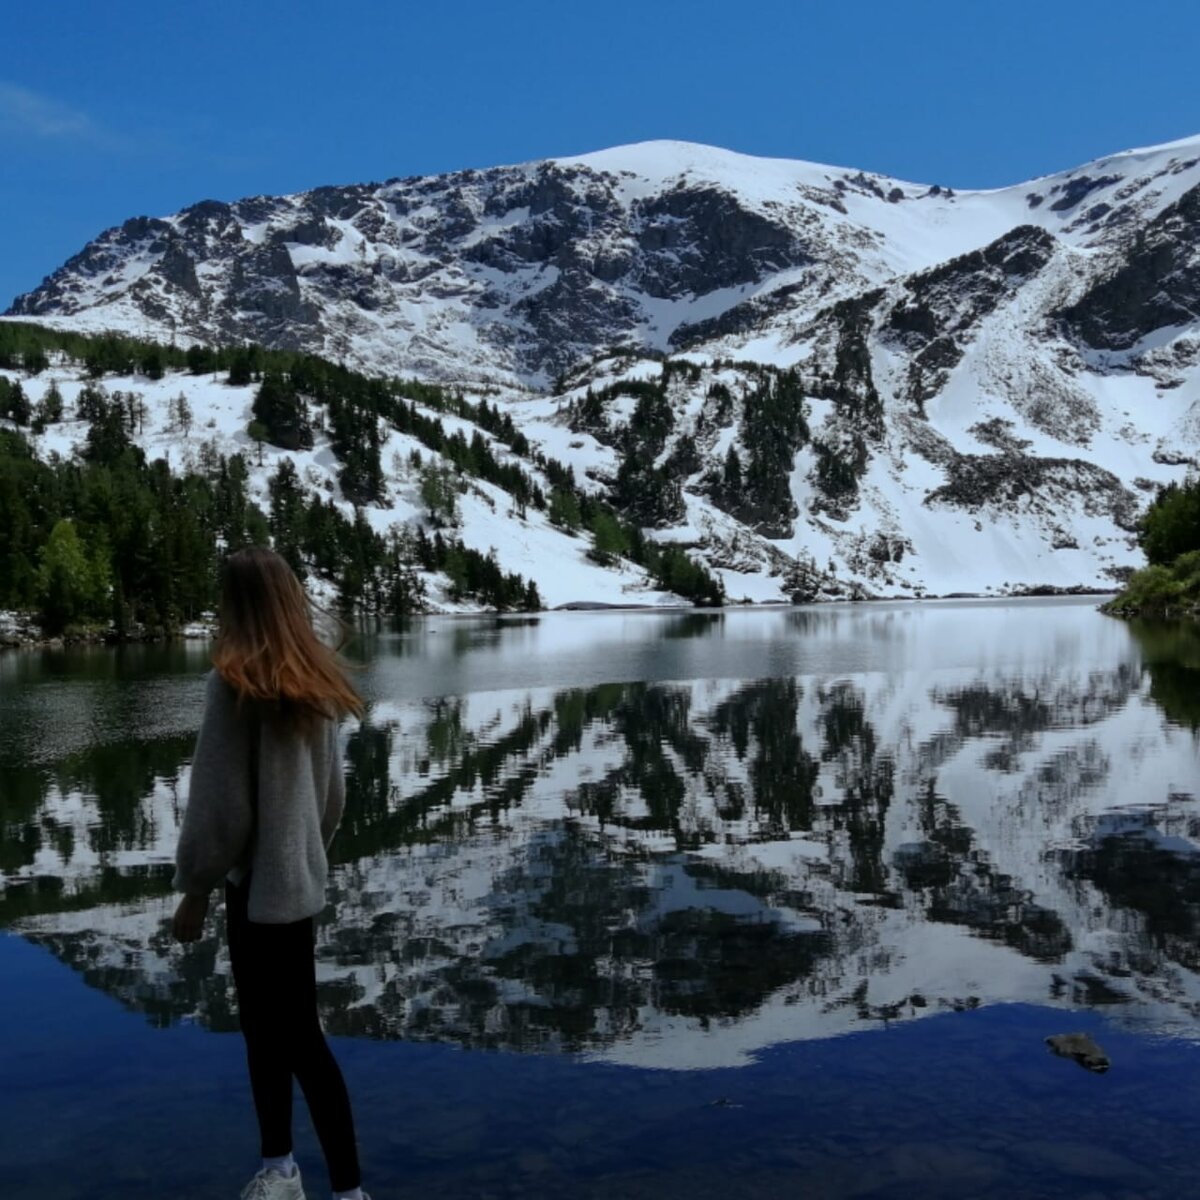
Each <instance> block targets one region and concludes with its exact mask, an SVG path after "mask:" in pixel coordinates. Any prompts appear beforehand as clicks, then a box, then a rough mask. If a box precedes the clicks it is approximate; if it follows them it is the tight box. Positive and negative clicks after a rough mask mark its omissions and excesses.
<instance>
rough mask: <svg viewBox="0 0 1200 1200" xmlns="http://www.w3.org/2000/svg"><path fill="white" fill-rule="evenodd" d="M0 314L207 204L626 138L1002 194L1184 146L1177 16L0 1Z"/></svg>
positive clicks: (1192, 12) (989, 8) (1198, 126)
mask: <svg viewBox="0 0 1200 1200" xmlns="http://www.w3.org/2000/svg"><path fill="white" fill-rule="evenodd" d="M4 44H5V47H6V51H7V52H6V53H5V54H4V55H3V57H2V58H0V164H2V172H3V174H2V178H3V186H2V187H0V230H2V231H3V232H2V234H0V251H2V252H0V309H2V308H3V307H4V306H6V305H7V303H8V302H9V300H10V298H11V297H12V296H14V295H15V294H16V293H18V292H21V291H25V290H28V289H29V288H31V287H33V286H35V285H36V284H37V283H38V282H39V281H40V280H41V278H42V276H43V275H45V274H46V273H48V272H49V271H51V270H53V269H54V268H55V267H56V266H58V265H59V264H60V263H61V262H62V261H63V260H64V259H65V258H67V257H68V256H69V255H70V254H72V253H74V252H75V251H76V250H78V249H79V248H81V247H82V246H83V244H84V243H85V242H86V241H87V240H88V239H89V238H90V237H92V236H94V235H95V234H97V233H98V232H100V230H102V229H104V228H106V227H108V226H110V225H113V224H117V223H119V222H120V221H122V220H124V219H125V218H126V217H130V216H134V215H139V214H165V213H170V212H174V211H177V210H178V209H179V208H181V207H183V206H184V205H186V204H189V203H193V202H195V201H197V200H200V199H204V198H207V197H216V198H219V199H229V200H232V199H236V198H237V197H239V196H245V195H251V194H255V193H260V192H276V193H277V192H289V191H297V190H300V189H303V188H307V187H313V186H316V185H318V184H323V183H347V182H361V181H366V180H382V179H386V178H390V177H393V176H404V175H416V174H424V173H427V172H437V171H446V170H452V169H455V168H458V167H467V166H489V165H493V164H496V163H504V162H516V161H522V160H525V159H530V158H540V157H546V156H550V155H555V154H572V153H580V152H584V151H587V150H596V149H601V148H602V147H605V146H613V145H619V144H622V143H625V142H632V141H642V140H645V139H648V138H660V137H670V138H681V139H687V140H691V141H699V142H709V143H712V144H715V145H720V146H726V147H729V148H731V149H735V150H741V151H744V152H746V153H750V154H766V155H777V156H780V157H788V158H806V159H811V160H816V161H823V162H831V163H836V164H842V165H847V166H856V167H863V168H865V169H868V170H873V171H880V172H884V173H887V174H892V175H897V176H899V177H901V178H906V179H911V180H915V181H920V182H930V183H933V182H938V183H943V184H948V185H951V186H954V187H959V188H965V187H989V186H1000V185H1003V184H1006V183H1015V182H1018V181H1021V180H1024V179H1027V178H1031V177H1033V176H1036V175H1039V174H1045V173H1047V172H1050V171H1054V170H1059V169H1065V168H1066V167H1069V166H1073V165H1077V164H1079V163H1082V162H1085V161H1087V160H1088V159H1090V158H1094V157H1098V156H1099V155H1101V154H1104V153H1107V152H1110V151H1114V150H1120V149H1125V148H1128V147H1130V146H1138V145H1148V144H1152V143H1155V142H1162V141H1169V140H1173V139H1175V138H1180V137H1185V136H1188V135H1190V134H1194V133H1196V132H1200V89H1197V88H1196V86H1195V52H1196V47H1197V46H1198V45H1200V5H1197V4H1194V3H1191V2H1190V0H1169V2H1167V0H1139V2H1138V3H1137V4H1130V3H1129V0H1091V2H1089V3H1083V2H1081V0H1057V3H1055V4H1052V5H1047V4H1044V3H1034V2H1032V0H790V2H788V0H740V2H736V3H735V2H731V0H720V2H717V0H605V2H603V3H596V2H593V0H511V2H509V3H504V2H503V0H491V2H486V3H484V2H480V0H458V3H455V4H435V3H431V2H427V3H424V4H419V5H418V4H413V3H411V2H405V0H400V2H396V0H392V2H391V3H383V2H380V3H375V2H371V3H360V2H356V0H343V2H342V3H337V4H330V3H320V4H318V3H314V2H312V0H237V2H234V0H205V2H204V3H200V4H188V5H183V4H179V5H172V4H164V3H162V0H155V2H154V3H150V2H148V0H111V2H110V3H104V4H99V3H96V0H54V3H43V4H22V5H19V6H9V8H8V9H7V10H6V12H5V15H4Z"/></svg>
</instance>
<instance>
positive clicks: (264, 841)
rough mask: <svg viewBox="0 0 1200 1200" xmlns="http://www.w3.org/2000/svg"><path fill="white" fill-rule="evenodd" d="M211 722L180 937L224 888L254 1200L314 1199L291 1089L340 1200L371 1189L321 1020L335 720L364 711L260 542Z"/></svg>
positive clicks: (224, 607)
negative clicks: (258, 1141)
mask: <svg viewBox="0 0 1200 1200" xmlns="http://www.w3.org/2000/svg"><path fill="white" fill-rule="evenodd" d="M213 666H214V667H215V670H214V671H212V672H211V673H210V674H209V676H208V686H207V692H206V695H205V703H204V716H203V719H202V721H201V725H200V734H199V737H198V738H197V739H196V752H195V756H194V757H193V760H192V776H191V787H190V789H189V793H188V804H187V810H186V812H185V814H184V818H183V828H182V830H181V831H180V836H179V847H178V850H177V852H176V872H175V887H176V889H177V890H178V891H181V892H183V898H182V899H181V900H180V901H179V907H178V908H177V909H176V912H175V920H174V933H175V936H176V938H178V939H179V941H181V942H194V941H196V939H197V938H199V937H200V934H201V930H202V928H203V925H204V918H205V916H206V915H207V912H208V902H209V893H210V892H211V891H212V889H213V888H214V887H215V886H216V885H217V884H219V883H221V882H222V881H224V884H225V909H226V925H227V928H228V931H229V958H230V963H231V965H232V967H233V979H234V985H235V987H236V989H237V999H238V1012H239V1015H240V1018H241V1025H242V1033H243V1034H244V1036H245V1039H246V1058H247V1062H248V1064H249V1068H250V1087H251V1091H252V1092H253V1094H254V1107H255V1110H256V1111H257V1113H258V1123H259V1128H260V1131H261V1134H262V1157H263V1161H262V1169H261V1170H260V1171H259V1172H258V1173H257V1174H256V1175H255V1176H254V1178H253V1179H252V1180H251V1181H250V1182H249V1183H248V1184H247V1185H246V1188H245V1190H244V1191H243V1192H242V1196H243V1200H250V1198H253V1200H303V1197H304V1189H303V1187H302V1185H301V1182H300V1170H299V1168H298V1167H297V1165H296V1163H295V1162H294V1161H293V1159H292V1078H293V1077H295V1078H296V1079H297V1080H298V1081H299V1083H300V1087H301V1089H302V1090H303V1092H304V1098H305V1100H306V1101H307V1103H308V1108H309V1112H310V1113H311V1114H312V1119H313V1125H314V1127H315V1128H316V1131H317V1137H318V1138H319V1139H320V1142H321V1149H322V1150H323V1151H324V1153H325V1161H326V1164H327V1165H328V1168H329V1175H330V1181H331V1183H332V1185H333V1192H334V1196H335V1200H368V1198H366V1197H364V1195H363V1193H362V1191H361V1188H360V1179H359V1167H358V1152H357V1148H356V1146H355V1140H354V1120H353V1117H352V1115H351V1111H350V1098H349V1096H348V1095H347V1093H346V1085H345V1083H344V1082H343V1080H342V1073H341V1071H340V1070H339V1069H338V1065H337V1063H336V1061H335V1060H334V1057H333V1054H332V1053H331V1052H330V1050H329V1047H328V1045H327V1044H326V1042H325V1035H324V1034H323V1033H322V1031H321V1024H320V1020H319V1018H318V1016H317V993H316V979H315V968H314V961H313V948H314V932H313V916H314V914H316V913H318V912H320V910H321V909H322V908H324V906H325V882H326V877H327V874H328V863H327V860H326V857H325V852H326V849H327V848H328V846H329V843H330V840H331V839H332V837H333V833H334V830H335V829H336V828H337V824H338V821H339V820H340V818H341V814H342V805H343V801H344V796H345V791H344V784H343V781H342V764H341V756H340V754H339V753H338V744H337V729H338V719H339V718H340V717H341V716H343V715H344V714H346V713H354V714H356V715H361V713H362V701H361V700H360V699H359V697H358V695H357V694H356V693H355V691H354V689H353V688H352V687H351V686H350V684H349V683H348V682H347V681H346V678H345V676H344V675H343V673H342V669H341V665H340V659H339V658H338V656H337V654H336V652H335V651H333V650H330V649H329V648H328V647H327V646H325V645H324V644H323V643H322V642H321V641H320V640H319V639H318V637H317V636H316V634H315V632H314V631H313V626H312V613H311V608H310V605H309V602H308V598H307V597H306V596H305V594H304V589H303V588H302V587H301V586H300V581H299V580H298V579H297V578H296V576H295V575H294V574H293V573H292V570H291V568H290V567H289V566H288V565H287V563H286V562H285V561H284V560H283V559H282V558H280V556H279V555H278V554H276V553H275V552H274V551H272V550H267V549H263V548H261V547H257V546H252V547H249V548H248V549H245V550H239V551H238V552H237V553H236V554H232V555H230V556H229V558H228V559H227V560H226V562H225V566H224V571H223V577H222V586H221V611H220V623H219V629H218V633H217V641H216V645H215V648H214V650H213Z"/></svg>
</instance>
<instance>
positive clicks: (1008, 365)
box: [11, 138, 1200, 599]
mask: <svg viewBox="0 0 1200 1200" xmlns="http://www.w3.org/2000/svg"><path fill="white" fill-rule="evenodd" d="M11 311H12V312H13V313H14V314H21V315H26V316H32V317H36V318H37V319H39V320H44V321H47V322H50V323H54V324H65V325H69V326H71V327H75V328H82V329H96V330H98V329H121V330H126V331H129V332H136V333H139V334H143V335H148V336H154V337H162V338H173V339H191V338H198V339H204V340H209V341H212V340H216V341H229V340H241V339H246V338H252V339H256V340H259V341H261V342H263V343H265V344H267V345H275V346H284V347H303V348H306V349H310V350H314V351H316V352H319V353H323V354H326V355H328V356H330V357H333V358H336V359H344V360H346V361H348V362H350V363H353V364H356V365H358V366H360V367H361V368H363V369H364V370H367V371H368V372H402V373H412V374H416V375H419V376H422V377H425V378H432V379H438V380H443V381H455V382H458V383H461V384H463V385H464V386H466V387H467V388H468V389H471V388H473V387H475V386H479V385H487V387H488V388H489V389H490V390H491V391H492V395H493V398H494V399H498V402H499V403H501V404H507V405H511V406H512V411H513V414H514V417H515V419H516V420H517V421H518V423H519V424H520V425H521V427H522V428H523V430H524V431H525V432H526V433H527V434H528V436H529V437H530V438H531V439H532V440H533V441H534V442H535V443H536V444H539V445H540V446H541V447H542V448H543V449H545V450H547V451H548V452H550V453H552V454H553V455H554V456H555V457H557V458H559V459H561V460H562V461H564V462H567V463H570V464H571V465H572V466H573V467H574V469H575V472H576V476H577V477H578V478H580V479H581V480H584V481H586V480H587V479H588V478H590V479H591V483H590V484H587V486H592V487H595V488H597V489H600V490H604V491H608V492H610V493H613V492H614V488H615V487H616V485H617V484H618V482H619V478H618V477H619V476H620V473H621V468H622V464H623V463H628V462H629V461H630V460H631V459H632V460H634V461H635V462H636V460H637V459H638V457H639V455H641V456H644V457H647V458H648V459H649V460H652V461H653V465H654V466H655V467H656V468H659V469H660V470H661V471H662V472H665V473H667V474H668V475H670V476H671V477H672V478H673V479H677V480H678V481H679V484H680V487H681V497H680V498H679V500H678V501H674V502H672V503H671V504H668V505H661V506H660V509H661V511H658V512H656V513H654V514H653V516H652V517H649V518H647V519H646V521H645V522H644V523H645V524H648V525H650V526H652V527H654V528H656V529H657V530H658V531H659V532H658V534H657V536H672V537H676V538H680V539H682V540H685V541H688V542H691V543H692V544H693V545H694V546H695V548H696V552H697V553H698V554H700V555H701V556H702V557H704V558H706V559H707V561H708V562H709V563H710V565H712V566H713V567H714V568H716V569H718V570H721V571H722V572H723V573H724V578H725V580H726V583H727V586H728V590H729V593H730V595H731V596H732V597H733V598H735V599H737V598H741V597H746V598H749V599H786V598H788V597H790V596H794V595H820V594H843V595H844V594H860V593H863V592H866V593H876V594H893V595H900V594H907V595H920V594H929V593H933V594H944V593H947V592H956V591H971V592H989V591H990V592H1005V591H1012V590H1019V589H1021V588H1029V587H1059V588H1068V587H1076V586H1083V587H1089V588H1094V589H1099V588H1106V587H1111V586H1113V585H1114V583H1115V581H1116V580H1117V579H1119V578H1120V577H1121V574H1122V572H1124V571H1127V570H1128V569H1129V568H1131V567H1134V566H1137V565H1139V563H1140V557H1139V553H1138V551H1137V548H1136V545H1135V540H1134V537H1133V529H1134V526H1135V523H1136V519H1137V516H1138V513H1139V511H1140V509H1141V508H1142V507H1143V506H1144V504H1145V503H1146V501H1147V500H1148V498H1149V496H1150V495H1152V493H1153V491H1154V488H1155V487H1156V486H1157V485H1161V484H1163V483H1166V482H1169V481H1171V480H1174V479H1181V478H1183V477H1184V475H1185V474H1186V472H1187V471H1188V470H1189V469H1190V468H1191V467H1192V466H1193V465H1194V464H1195V463H1196V462H1197V461H1200V315H1198V314H1200V138H1193V139H1188V140H1184V141H1181V142H1176V143H1172V144H1169V145H1164V146H1158V147H1150V148H1147V149H1140V150H1131V151H1126V152H1123V153H1120V154H1115V155H1111V156H1109V157H1106V158H1103V159H1100V160H1097V161H1096V162H1093V163H1089V164H1087V165H1086V166H1083V167H1080V168H1077V169H1074V170H1071V171H1066V172H1062V173H1060V174H1057V175H1051V176H1047V177H1045V178H1042V179H1038V180H1034V181H1032V182H1029V183H1024V184H1020V185H1017V186H1014V187H1010V188H1002V189H997V190H993V191H986V192H958V191H954V190H952V189H950V188H947V187H945V186H940V185H937V184H934V185H925V184H912V183H906V182H902V181H897V180H894V179H890V178H885V177H882V176H876V175H870V174H866V173H863V172H860V171H852V170H847V169H843V168H836V167H828V166H821V165H816V164H810V163H802V162H792V161H787V160H772V159H758V158H752V157H749V156H746V155H740V154H735V153H732V152H729V151H725V150H718V149H714V148H712V147H705V146H696V145H690V144H687V143H680V142H647V143H643V144H640V145H635V146H626V147H620V148H617V149H612V150H605V151H601V152H599V153H596V154H589V155H583V156H580V157H576V158H564V159H556V160H548V161H545V162H535V163H526V164H522V165H519V166H512V167H497V168H493V169H489V170H482V171H464V172H458V173H455V174H452V175H445V176H437V177H431V178H421V179H407V180H396V181H391V182H389V183H386V184H382V185H362V186H354V187H330V188H319V189H316V190H315V191H312V192H307V193H303V194H300V195H295V196H285V197H278V198H273V197H255V198H252V199H248V200H243V201H239V202H237V203H235V204H223V203H218V202H215V201H205V202H204V203H202V204H199V205H195V206H193V207H192V208H189V209H187V210H185V211H184V212H182V213H179V214H177V215H175V216H171V217H165V218H153V219H152V218H136V219H134V220H132V221H130V222H127V223H126V224H125V225H124V226H122V227H120V228H117V229H113V230H109V231H108V232H107V233H105V234H102V235H101V236H100V237H99V238H97V239H96V240H95V241H94V242H92V243H90V244H89V245H88V246H87V247H85V249H84V250H83V251H82V252H81V253H80V254H79V255H77V256H76V257H75V258H73V259H72V260H70V261H69V262H68V263H67V264H65V265H64V266H63V267H62V268H60V269H59V270H58V271H57V272H55V273H54V274H53V275H52V276H50V277H49V278H48V279H47V280H46V282H45V283H44V284H43V285H42V286H41V287H40V288H38V289H37V290H36V291H34V292H32V293H30V294H29V295H27V296H24V297H20V298H18V300H17V302H16V303H15V305H14V306H13V309H12V310H11ZM614 347H617V348H620V352H619V353H617V354H615V355H614V353H613V348H614ZM663 355H667V356H670V357H673V358H675V359H677V360H678V359H680V358H682V359H686V360H687V361H689V362H691V363H693V364H695V365H696V366H697V367H698V368H699V371H700V374H699V375H698V377H697V378H695V379H694V380H692V382H691V383H690V384H680V383H679V382H678V381H676V382H674V383H669V381H664V391H665V392H667V393H669V396H670V404H671V406H672V414H673V416H672V423H673V428H672V429H671V430H670V431H669V433H668V435H667V436H666V438H665V440H664V441H662V442H661V443H656V444H655V445H653V446H652V447H650V449H649V451H647V449H646V447H645V446H644V445H642V444H639V443H637V442H636V440H635V439H633V438H631V436H630V434H629V431H628V425H629V422H630V418H631V417H632V415H633V412H634V409H635V407H636V398H635V397H621V396H615V397H614V396H609V397H608V398H607V400H606V402H605V403H606V408H605V411H604V413H603V414H602V415H601V416H600V417H599V418H597V419H594V420H592V421H591V422H590V423H588V422H581V421H580V420H578V419H577V417H576V416H575V415H572V414H570V413H568V412H567V411H566V406H567V405H568V404H571V403H572V402H574V403H575V404H578V403H579V402H580V401H581V400H582V399H583V398H584V397H585V396H586V394H587V391H588V389H589V388H592V389H593V390H595V389H598V388H600V387H601V386H603V385H612V384H614V383H617V384H619V383H620V382H621V381H623V380H642V381H646V380H654V379H655V378H657V377H658V372H659V371H660V370H661V368H660V366H659V363H658V360H659V359H660V358H661V357H662V356H663ZM730 360H734V361H736V362H737V363H739V364H768V365H770V366H772V367H774V368H776V369H782V370H788V371H794V372H795V373H796V376H797V378H798V380H799V387H800V388H801V390H802V391H803V392H804V394H805V401H804V405H803V414H802V415H803V423H804V427H805V428H804V432H803V436H801V435H800V433H799V431H798V428H799V427H798V426H797V428H796V429H792V430H787V429H783V430H781V431H780V432H781V436H782V437H784V438H791V441H792V443H793V444H792V445H791V447H790V449H791V451H792V458H791V460H790V461H791V463H792V468H791V471H790V477H789V479H788V481H787V485H786V487H785V489H784V492H783V493H780V492H779V491H778V489H777V490H776V493H774V495H775V498H774V499H773V500H772V501H771V503H772V504H773V505H774V509H773V510H772V511H771V512H767V513H764V512H763V511H762V505H761V504H759V505H758V506H757V507H756V505H755V504H752V503H748V502H747V503H741V502H738V501H737V498H736V497H734V496H731V495H730V494H729V492H728V490H726V492H725V493H722V492H721V489H720V487H718V486H717V485H716V483H715V481H716V480H718V478H719V477H720V475H721V473H722V470H723V468H724V465H725V459H726V457H727V456H728V454H729V451H730V449H731V448H732V449H733V450H734V451H735V453H736V454H738V455H740V456H741V457H742V460H743V466H745V465H746V462H745V460H746V458H747V456H748V453H749V451H748V449H747V438H748V432H749V431H748V417H747V412H746V405H747V397H748V396H751V395H752V394H753V392H754V389H755V388H756V387H757V386H758V382H757V380H756V377H755V374H754V370H753V368H749V369H747V368H746V367H745V366H744V365H743V366H741V367H736V366H730V365H729V362H730ZM717 383H719V384H721V385H722V386H723V387H725V388H727V389H728V391H729V393H730V395H731V401H730V402H729V403H725V402H723V401H722V402H720V403H717V402H714V401H713V398H712V389H713V386H714V384H717ZM495 389H499V392H498V397H497V394H496V392H495ZM793 435H794V436H793ZM783 494H785V498H780V497H781V495H783ZM389 511H390V513H391V515H390V516H389V515H387V513H385V512H377V513H375V514H373V515H372V519H373V520H374V521H376V522H379V523H386V522H388V521H389V520H393V519H395V518H396V517H399V516H404V515H406V510H404V509H403V507H402V506H401V507H400V508H394V509H391V510H389ZM465 536H466V540H467V541H468V543H470V544H478V542H479V541H480V540H481V539H477V538H473V537H472V536H471V529H470V525H469V524H468V527H467V530H466V532H465ZM499 536H500V534H499V533H498V532H497V533H496V534H495V537H497V538H498V537H499ZM482 540H483V542H484V543H485V544H486V543H487V542H488V541H490V540H494V538H493V535H492V534H491V532H490V531H486V530H485V531H484V534H483V535H482ZM555 544H557V543H555ZM514 553H515V557H514V558H513V559H512V561H513V562H514V564H516V563H517V561H518V560H522V561H529V562H530V563H534V562H535V561H544V559H542V558H541V557H540V555H541V551H531V552H530V554H529V555H524V552H523V551H522V552H520V553H516V552H514ZM523 555H524V558H523ZM505 565H506V566H507V565H508V564H507V563H506V564H505ZM514 569H522V568H520V567H519V566H514ZM533 573H534V575H535V577H536V578H537V581H538V583H539V586H542V590H543V594H544V595H545V594H546V586H545V582H546V581H548V580H549V578H550V573H549V572H545V571H542V572H539V571H537V570H534V572H533ZM572 598H578V597H575V596H572ZM584 598H608V591H606V590H604V589H601V591H600V592H597V593H596V594H595V595H594V596H592V595H588V596H585V597H584Z"/></svg>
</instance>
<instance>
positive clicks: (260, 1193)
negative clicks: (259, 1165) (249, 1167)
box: [242, 1167, 305, 1200]
mask: <svg viewBox="0 0 1200 1200" xmlns="http://www.w3.org/2000/svg"><path fill="white" fill-rule="evenodd" d="M242 1200H305V1195H304V1185H303V1184H302V1183H301V1182H300V1168H299V1167H297V1168H296V1169H295V1171H293V1172H292V1174H291V1175H289V1176H283V1175H280V1173H279V1172H278V1171H272V1170H271V1169H270V1168H269V1167H267V1168H264V1169H263V1170H261V1171H259V1173H258V1174H257V1175H255V1177H254V1178H253V1179H252V1180H250V1182H249V1183H248V1184H246V1186H245V1187H244V1188H242Z"/></svg>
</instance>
